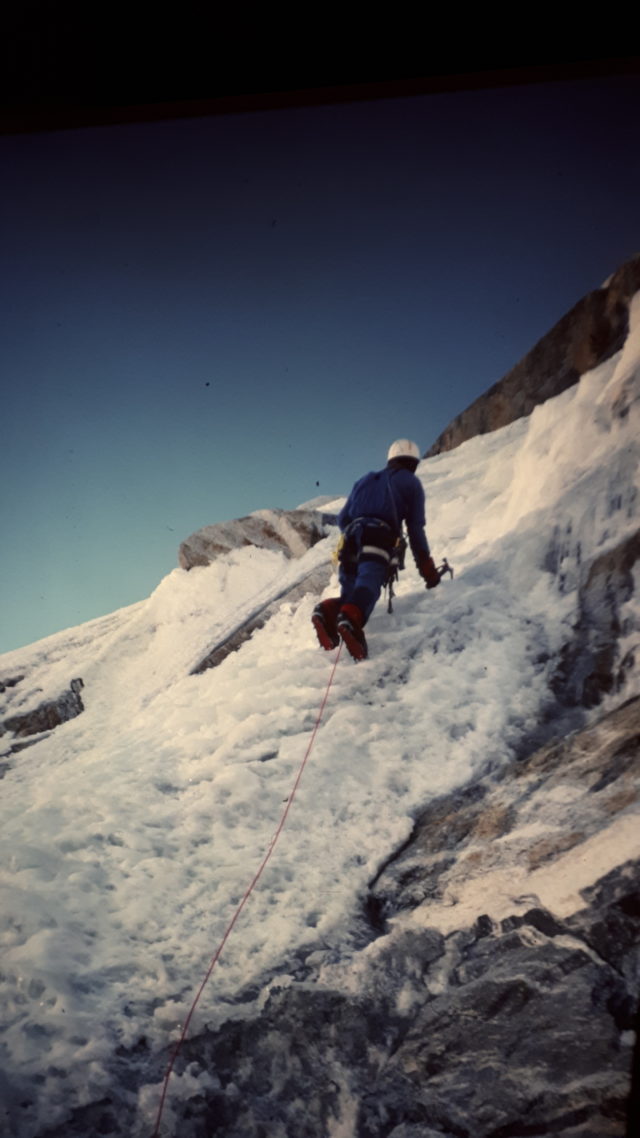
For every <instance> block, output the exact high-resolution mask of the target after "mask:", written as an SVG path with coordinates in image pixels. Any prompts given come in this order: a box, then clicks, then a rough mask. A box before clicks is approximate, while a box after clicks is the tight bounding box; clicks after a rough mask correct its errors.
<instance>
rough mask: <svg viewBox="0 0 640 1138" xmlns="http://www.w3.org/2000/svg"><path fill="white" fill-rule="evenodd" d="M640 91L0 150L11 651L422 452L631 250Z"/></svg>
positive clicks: (111, 132) (463, 98)
mask: <svg viewBox="0 0 640 1138" xmlns="http://www.w3.org/2000/svg"><path fill="white" fill-rule="evenodd" d="M639 111H640V78H638V77H629V78H625V77H620V76H617V77H610V78H602V79H584V80H572V81H558V82H554V83H549V84H536V85H530V86H519V87H512V88H497V89H494V90H491V89H490V90H482V91H468V92H466V91H459V92H455V93H447V94H436V95H423V96H422V95H421V96H416V97H413V98H401V99H380V100H372V101H370V102H361V103H353V104H346V103H345V104H340V105H335V106H324V107H322V106H320V107H302V106H301V107H297V108H288V109H285V110H273V111H267V110H265V111H260V112H253V113H246V114H237V115H232V114H229V115H225V116H216V117H211V118H194V119H176V120H174V121H167V122H157V123H146V124H145V123H140V124H132V125H125V126H109V127H102V128H92V129H84V130H66V131H59V132H51V133H41V134H29V135H22V136H19V135H15V136H5V137H3V138H0V201H1V211H0V213H1V218H2V222H1V224H2V232H1V233H0V260H1V263H2V273H1V280H0V288H1V289H2V307H1V311H2V325H3V327H2V335H1V337H0V367H1V371H0V374H1V377H2V407H3V412H2V448H1V453H0V465H1V470H0V478H1V485H2V496H1V500H0V525H1V532H2V550H1V552H0V565H1V571H2V583H3V588H2V593H1V597H0V651H6V650H8V649H10V648H12V647H17V646H19V645H21V644H25V643H29V642H31V641H33V640H35V639H37V638H39V637H41V636H45V635H47V634H48V633H50V632H54V631H57V630H58V629H60V628H64V627H68V626H70V625H74V624H78V623H80V622H82V621H85V620H88V619H90V618H92V617H95V616H99V615H102V614H103V613H106V612H110V611H112V610H113V609H116V608H119V607H121V606H123V605H126V604H129V603H131V602H133V601H136V600H140V599H142V598H143V597H145V596H147V595H148V594H149V593H150V592H151V591H152V590H153V589H154V588H155V586H156V585H157V584H158V582H159V581H160V580H161V578H162V577H163V576H164V575H165V574H166V573H167V572H169V571H170V570H171V569H172V568H173V567H174V566H175V565H176V564H177V547H178V545H179V542H180V541H181V540H182V539H183V538H185V537H186V536H188V534H190V533H191V532H193V531H194V530H195V529H197V528H198V527H200V526H203V525H206V524H209V523H212V522H215V521H221V520H224V519H228V518H233V517H237V516H240V515H241V514H244V513H248V512H250V511H251V510H255V509H259V508H261V507H264V506H282V507H293V506H295V505H298V504H299V503H301V502H303V501H305V500H308V499H310V498H313V497H315V496H316V495H318V494H329V495H337V494H341V493H346V492H347V491H348V489H349V488H350V486H351V483H352V482H353V481H354V479H355V478H356V477H358V476H360V474H362V473H363V472H364V471H365V470H367V469H370V468H372V467H375V466H377V465H378V464H380V465H382V464H383V462H384V456H385V452H386V448H387V446H388V443H389V442H390V441H392V439H393V438H395V437H397V436H401V435H402V436H404V435H409V436H412V437H414V438H415V439H416V440H417V441H418V443H419V445H420V447H421V448H422V449H426V448H427V447H428V446H429V444H430V443H431V442H432V441H433V440H434V439H435V437H436V436H437V435H438V433H439V432H440V431H441V430H442V429H443V428H444V427H445V426H446V425H447V423H448V422H449V421H450V420H451V419H452V418H453V416H454V415H456V414H457V413H458V412H459V411H461V410H463V408H464V407H466V406H467V405H468V404H469V403H470V402H471V401H472V400H473V399H474V398H476V396H478V395H480V394H481V393H482V392H483V391H485V390H486V389H487V388H488V387H489V386H490V385H491V384H493V383H494V382H496V380H498V379H500V378H501V376H502V375H503V374H504V373H505V372H506V371H507V370H508V369H509V368H510V367H511V366H513V365H514V364H515V363H517V361H518V360H519V359H520V358H521V357H522V356H523V355H524V353H525V352H526V351H527V350H528V349H529V348H530V347H532V346H533V344H534V343H535V342H536V340H537V339H538V338H539V337H540V336H541V335H543V334H544V333H545V332H546V331H547V330H548V329H549V328H550V327H551V326H552V324H553V323H554V322H555V321H556V320H558V319H559V318H560V317H561V316H562V315H563V314H564V313H565V312H566V311H567V310H568V309H569V308H570V307H571V306H572V305H573V304H574V303H575V302H576V301H577V300H578V299H579V298H580V297H581V296H582V295H584V293H586V292H588V291H590V290H591V289H593V288H596V287H598V285H599V284H601V283H602V281H603V280H604V278H605V277H606V276H608V275H609V273H610V272H612V271H613V270H614V269H615V268H616V267H617V266H618V265H619V264H620V263H622V262H623V261H624V260H626V259H627V258H629V257H630V256H632V255H634V254H635V253H636V252H637V251H638V250H639V249H640V234H639V228H640V220H639V219H640V215H639V213H638V205H637V203H638V201H639V200H640V154H639V150H638V147H637V144H636V143H637V122H638V113H639Z"/></svg>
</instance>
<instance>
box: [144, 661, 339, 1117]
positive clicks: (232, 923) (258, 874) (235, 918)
mask: <svg viewBox="0 0 640 1138" xmlns="http://www.w3.org/2000/svg"><path fill="white" fill-rule="evenodd" d="M341 652H342V641H340V647H339V649H338V654H337V656H336V658H335V661H334V664H333V668H332V669H331V675H330V676H329V682H328V684H327V687H326V691H325V693H324V696H323V699H322V703H321V704H320V710H319V712H318V716H317V719H316V722H315V725H314V728H313V731H312V733H311V738H310V739H309V744H308V746H307V749H306V751H305V755H304V758H303V760H302V762H301V764H300V768H299V770H298V773H297V775H296V779H295V782H294V784H293V789H292V790H291V793H290V795H289V797H288V799H287V804H286V806H285V808H284V810H283V811H282V817H281V818H280V822H279V823H278V828H277V830H276V832H275V834H274V835H273V837H272V839H271V842H270V844H269V849H268V850H267V852H266V854H265V856H264V857H263V859H262V862H261V863H260V866H259V868H258V869H257V871H256V873H255V874H254V876H253V879H252V881H251V883H250V885H249V886H248V887H247V889H246V891H245V893H244V896H243V897H242V900H241V901H240V903H239V905H238V907H237V908H236V911H235V913H234V914H233V916H232V918H231V920H230V921H229V924H228V925H227V928H226V930H225V933H224V936H223V938H222V940H221V941H220V944H219V945H218V947H217V949H216V951H215V952H214V954H213V956H212V957H211V961H210V964H209V967H208V969H207V971H206V974H205V977H204V979H203V981H202V983H201V985H200V987H199V988H198V991H197V993H196V996H195V999H194V1001H193V1003H192V1005H191V1007H190V1009H189V1014H188V1015H187V1018H186V1019H185V1021H184V1025H183V1028H182V1034H181V1035H180V1038H179V1040H178V1042H177V1044H176V1046H175V1048H174V1050H173V1054H172V1056H171V1059H170V1060H169V1066H168V1067H167V1072H166V1074H165V1077H164V1082H163V1084H162V1095H161V1098H160V1106H159V1107H158V1114H157V1117H156V1125H155V1129H154V1131H153V1134H152V1135H151V1138H159V1135H160V1123H161V1121H162V1112H163V1110H164V1104H165V1100H166V1097H167V1090H168V1087H169V1080H170V1078H171V1075H172V1073H173V1068H174V1066H175V1062H176V1059H177V1058H178V1055H179V1054H180V1050H181V1048H182V1044H183V1043H184V1041H185V1039H186V1037H187V1032H188V1030H189V1025H190V1023H191V1020H192V1018H193V1014H194V1012H195V1010H196V1008H197V1006H198V1003H199V1001H200V997H201V995H202V993H203V992H204V989H205V986H206V984H207V981H208V980H209V977H210V976H211V973H212V972H213V970H214V968H215V966H216V964H217V963H218V961H219V959H220V957H221V955H222V951H223V949H224V946H225V944H226V943H227V941H228V939H229V937H230V936H231V933H232V932H233V929H234V928H235V925H236V923H237V921H238V919H239V917H240V914H241V913H242V910H243V909H244V907H245V905H246V903H247V901H248V900H249V898H250V896H251V894H252V893H253V890H254V889H255V887H256V885H257V884H258V882H259V880H260V878H261V877H262V874H263V872H264V870H265V869H266V867H267V864H268V862H269V860H270V858H271V855H272V853H273V851H274V849H275V847H276V843H277V841H278V838H279V837H280V834H281V833H282V831H283V830H284V827H285V823H286V821H287V818H288V816H289V811H290V809H291V806H292V804H293V799H294V797H295V794H296V791H297V789H298V787H299V785H300V780H301V779H302V775H303V773H304V768H305V767H306V765H307V760H308V758H309V755H310V754H311V751H312V748H313V744H314V743H315V740H316V735H317V734H318V729H319V727H320V723H321V721H322V716H323V714H324V709H325V707H326V706H327V700H328V699H329V692H330V690H331V685H332V683H333V677H334V676H335V674H336V668H337V667H338V660H339V659H340V653H341Z"/></svg>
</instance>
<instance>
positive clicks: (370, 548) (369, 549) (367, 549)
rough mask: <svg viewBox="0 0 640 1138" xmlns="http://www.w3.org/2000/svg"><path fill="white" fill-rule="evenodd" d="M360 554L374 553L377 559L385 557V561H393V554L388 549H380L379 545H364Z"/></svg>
mask: <svg viewBox="0 0 640 1138" xmlns="http://www.w3.org/2000/svg"><path fill="white" fill-rule="evenodd" d="M360 553H361V554H362V553H373V554H375V556H376V557H383V558H384V560H385V561H390V560H391V554H390V553H389V551H388V550H386V549H380V548H379V547H378V546H377V545H363V546H362V549H361V550H360Z"/></svg>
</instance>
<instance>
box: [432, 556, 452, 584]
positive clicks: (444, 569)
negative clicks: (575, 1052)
mask: <svg viewBox="0 0 640 1138" xmlns="http://www.w3.org/2000/svg"><path fill="white" fill-rule="evenodd" d="M436 573H437V574H438V576H439V577H440V580H442V578H443V577H444V575H445V573H448V574H449V576H450V577H451V580H452V581H453V569H452V568H451V566H450V564H449V562H448V561H447V559H446V557H444V558H443V559H442V565H438V567H437V569H436Z"/></svg>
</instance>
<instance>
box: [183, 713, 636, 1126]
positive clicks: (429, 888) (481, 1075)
mask: <svg viewBox="0 0 640 1138" xmlns="http://www.w3.org/2000/svg"><path fill="white" fill-rule="evenodd" d="M639 760H640V699H634V700H631V701H629V702H628V703H627V704H625V705H624V706H622V707H620V708H619V709H617V710H616V711H615V712H613V713H612V714H610V715H608V716H606V717H603V719H602V720H601V721H600V722H599V723H597V724H595V725H594V726H592V727H590V728H589V729H588V730H586V731H583V732H581V733H579V734H576V735H574V736H572V737H571V738H569V739H567V740H565V741H563V742H559V743H556V744H554V745H550V746H547V747H544V748H542V749H541V750H539V751H537V752H535V753H534V754H533V755H531V756H530V757H529V758H528V759H526V760H524V761H522V762H519V763H514V764H512V765H511V766H509V767H508V768H503V769H501V770H500V771H495V772H491V770H487V773H486V774H485V776H484V778H483V779H481V780H479V781H477V782H475V783H474V784H472V785H470V786H467V787H465V788H463V789H461V790H459V791H457V792H455V793H454V794H451V795H447V796H446V797H443V798H442V799H439V800H436V801H435V802H433V803H431V804H430V805H429V806H428V808H427V809H426V810H425V811H424V813H423V814H422V815H421V817H420V818H418V819H417V821H416V825H415V829H414V832H413V834H412V836H411V839H410V841H409V842H408V843H407V844H406V846H405V847H404V848H403V849H402V850H401V851H399V852H398V853H397V854H396V855H395V856H394V857H392V858H391V859H390V860H389V861H388V862H387V864H386V865H384V866H383V867H382V868H381V870H380V872H379V873H378V875H377V876H376V878H375V880H374V881H372V883H371V887H370V893H369V896H368V897H367V898H366V903H365V904H364V906H363V914H362V922H361V925H360V926H359V928H357V929H354V944H357V942H358V939H359V941H360V943H359V947H356V948H355V950H354V953H353V956H352V958H351V960H345V959H344V958H343V959H341V960H338V961H336V960H335V958H334V955H333V953H332V949H331V946H330V945H327V944H322V945H318V946H317V947H316V950H315V951H310V950H307V952H306V954H305V959H304V960H302V959H301V960H299V961H297V962H292V961H289V962H288V964H287V965H286V967H285V969H284V971H285V972H286V981H285V982H284V983H282V984H278V980H277V978H272V983H271V989H270V993H269V995H268V997H267V999H266V1000H265V1001H264V1003H263V1006H262V1009H261V1010H260V1011H259V1012H257V1013H256V1014H254V1015H248V1016H247V1015H246V1014H243V1015H242V1016H239V1017H238V1018H237V1019H235V1020H234V1019H230V1020H229V1021H228V1022H227V1023H226V1024H224V1025H223V1026H222V1028H221V1029H220V1030H219V1031H216V1032H214V1031H205V1032H203V1033H201V1034H200V1035H199V1036H198V1037H196V1038H194V1039H191V1040H188V1041H187V1042H186V1044H185V1047H184V1053H183V1054H182V1056H181V1059H180V1065H181V1067H184V1066H187V1065H189V1071H190V1073H191V1074H193V1073H194V1072H196V1071H197V1070H206V1071H207V1072H209V1073H210V1075H211V1076H212V1077H213V1080H214V1083H215V1089H213V1090H210V1091H209V1092H207V1093H206V1094H205V1093H203V1094H200V1095H198V1096H197V1098H191V1099H190V1100H189V1101H188V1102H187V1103H184V1104H183V1105H182V1106H181V1107H178V1108H177V1110H178V1128H180V1127H179V1122H180V1121H181V1122H182V1124H183V1125H184V1126H185V1127H186V1126H187V1124H188V1125H189V1126H190V1127H192V1128H193V1127H195V1129H190V1130H189V1132H190V1133H200V1132H201V1133H203V1134H204V1133H215V1134H217V1135H220V1136H224V1138H261V1136H263V1135H266V1134H271V1133H277V1134H279V1135H280V1136H281V1138H300V1136H308V1138H316V1136H317V1135H327V1136H329V1138H339V1136H342V1135H348V1136H349V1138H461V1136H464V1138H525V1136H528V1138H547V1136H548V1135H551V1134H553V1135H559V1136H562V1138H604V1136H605V1135H606V1136H610V1138H614V1136H619V1138H624V1136H625V1135H630V1134H632V1133H635V1131H634V1130H632V1129H629V1127H630V1126H635V1124H636V1121H637V1117H638V1116H637V1109H638V1104H637V1098H636V1088H635V1087H634V1086H633V1085H632V1069H633V1062H634V1058H633V1056H634V1048H635V1047H637V1028H638V1005H639V999H640V826H639V825H638V822H639V819H638V813H637V810H638V800H639V797H640V761H639ZM634 1120H635V1121H634Z"/></svg>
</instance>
